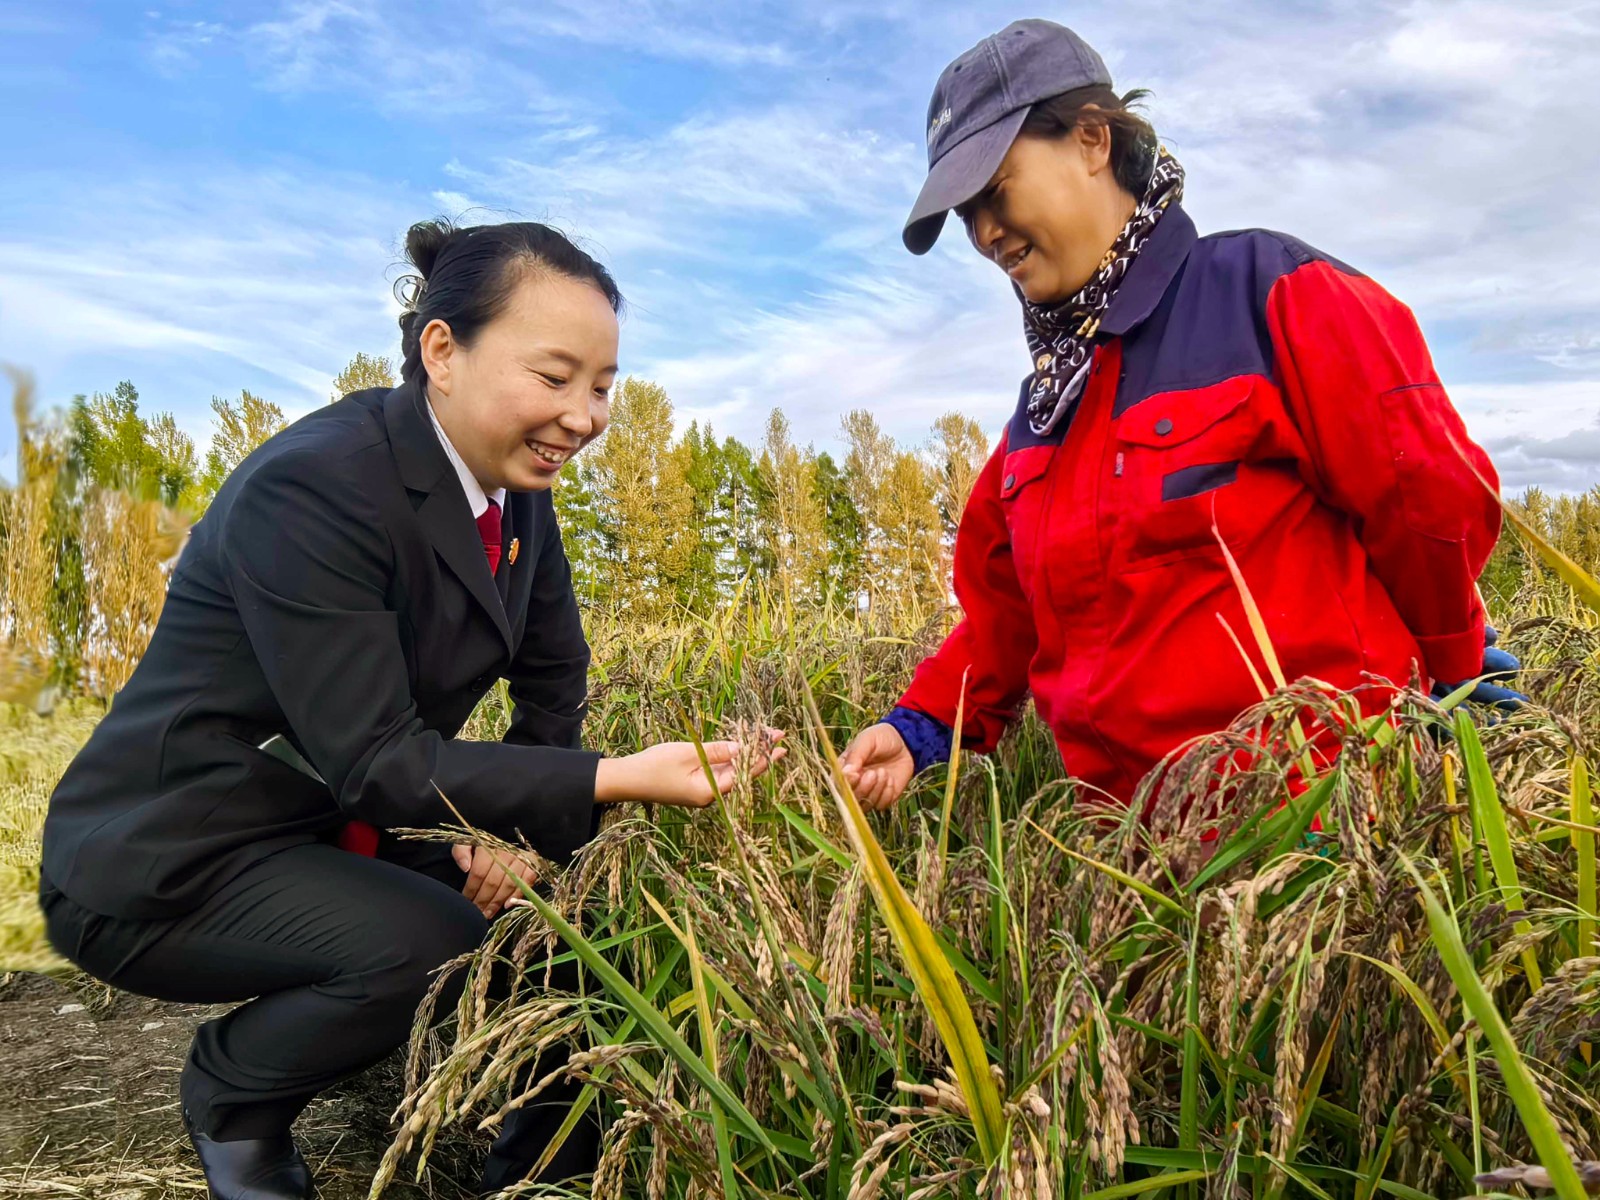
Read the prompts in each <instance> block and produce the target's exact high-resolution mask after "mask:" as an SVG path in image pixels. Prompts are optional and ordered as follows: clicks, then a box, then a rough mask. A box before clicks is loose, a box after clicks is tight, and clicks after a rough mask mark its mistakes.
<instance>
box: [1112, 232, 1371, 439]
mask: <svg viewBox="0 0 1600 1200" xmlns="http://www.w3.org/2000/svg"><path fill="white" fill-rule="evenodd" d="M1319 261H1320V262H1328V263H1331V264H1332V265H1333V266H1335V267H1336V268H1338V269H1339V270H1341V271H1346V272H1350V268H1349V267H1346V266H1345V265H1344V264H1343V263H1340V262H1338V261H1337V260H1335V259H1332V258H1330V257H1328V256H1327V255H1325V254H1322V253H1321V252H1319V251H1317V250H1315V249H1313V248H1312V247H1311V246H1308V245H1306V243H1304V242H1302V241H1300V240H1299V239H1298V238H1292V237H1289V236H1287V235H1285V234H1281V233H1273V232H1271V231H1270V230H1265V229H1244V230H1236V231H1233V232H1229V233H1214V234H1209V235H1207V236H1206V237H1203V238H1201V239H1199V241H1197V242H1196V243H1195V244H1194V247H1193V249H1191V250H1190V252H1189V257H1188V259H1187V260H1186V261H1185V262H1184V264H1183V267H1182V268H1181V269H1180V270H1179V272H1178V274H1177V275H1176V276H1175V277H1174V278H1173V281H1172V284H1171V286H1170V287H1168V289H1167V292H1166V295H1164V296H1163V297H1162V298H1161V302H1160V303H1159V304H1158V305H1157V306H1156V308H1155V311H1154V312H1152V313H1151V314H1150V316H1149V317H1148V318H1147V319H1146V320H1145V321H1144V322H1143V324H1141V325H1140V326H1139V327H1138V328H1137V329H1133V330H1130V331H1129V333H1128V334H1127V336H1126V337H1125V338H1124V339H1123V344H1122V379H1121V382H1120V384H1119V387H1118V390H1117V403H1116V410H1115V411H1116V414H1117V415H1119V416H1120V415H1121V414H1122V413H1123V412H1125V411H1127V410H1128V409H1129V408H1131V407H1132V406H1133V405H1135V404H1138V403H1139V402H1140V401H1141V400H1146V399H1148V398H1149V397H1151V396H1153V395H1157V394H1159V393H1162V392H1171V391H1187V390H1189V389H1191V388H1202V387H1209V386H1210V385H1212V384H1214V383H1220V382H1221V381H1222V380H1224V379H1229V378H1232V377H1233V376H1235V375H1269V376H1270V375H1271V374H1272V341H1271V338H1270V336H1269V335H1268V332H1267V323H1266V307H1267V297H1268V295H1269V294H1270V293H1271V291H1272V286H1273V285H1274V284H1275V283H1277V281H1278V280H1279V279H1281V278H1283V276H1285V275H1289V274H1292V273H1293V272H1294V271H1296V270H1298V269H1299V268H1300V267H1302V266H1305V265H1306V264H1307V263H1311V262H1319ZM1350 273H1352V274H1353V273H1354V272H1350Z"/></svg>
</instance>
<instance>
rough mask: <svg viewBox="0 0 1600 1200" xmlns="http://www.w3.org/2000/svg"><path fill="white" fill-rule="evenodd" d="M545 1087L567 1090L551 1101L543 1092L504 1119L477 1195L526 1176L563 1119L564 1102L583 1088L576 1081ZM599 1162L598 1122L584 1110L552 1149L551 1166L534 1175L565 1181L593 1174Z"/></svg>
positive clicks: (501, 1188)
mask: <svg viewBox="0 0 1600 1200" xmlns="http://www.w3.org/2000/svg"><path fill="white" fill-rule="evenodd" d="M550 1090H551V1091H555V1092H558V1093H560V1092H569V1093H570V1094H569V1095H562V1096H559V1097H558V1099H556V1101H555V1102H553V1103H552V1102H550V1101H548V1100H547V1099H546V1097H547V1096H548V1095H549V1093H548V1092H547V1093H546V1095H545V1096H540V1097H539V1099H538V1100H536V1101H535V1102H534V1104H533V1105H531V1106H529V1107H528V1108H522V1109H518V1110H517V1111H516V1112H514V1113H511V1114H509V1115H508V1116H507V1117H506V1122H505V1125H504V1126H503V1127H502V1129H501V1131H500V1136H499V1137H497V1138H496V1139H495V1142H494V1145H493V1146H492V1147H491V1148H490V1150H489V1159H488V1161H487V1162H485V1163H484V1164H483V1176H482V1178H481V1179H480V1180H479V1181H478V1195H479V1196H493V1195H494V1194H495V1193H497V1192H501V1191H504V1190H505V1189H506V1188H508V1187H511V1186H512V1185H514V1184H518V1183H521V1182H522V1181H523V1180H525V1179H528V1178H529V1177H530V1175H531V1173H532V1171H533V1168H534V1164H536V1163H537V1162H538V1161H539V1159H540V1158H541V1157H542V1156H543V1154H544V1150H545V1147H546V1146H548V1145H549V1144H550V1138H551V1137H552V1136H553V1135H554V1134H555V1132H556V1130H557V1129H559V1128H560V1127H561V1124H562V1122H563V1121H565V1120H566V1117H567V1112H568V1109H569V1105H570V1104H571V1102H572V1100H573V1099H575V1098H576V1096H577V1093H578V1092H579V1091H581V1090H582V1089H581V1087H580V1086H579V1085H577V1084H558V1085H556V1086H555V1087H554V1088H552V1089H550ZM599 1162H600V1125H599V1122H598V1121H596V1120H595V1116H594V1113H593V1112H589V1113H585V1114H584V1117H583V1119H582V1120H581V1121H579V1122H578V1124H577V1125H576V1126H575V1127H574V1128H573V1130H572V1132H571V1133H569V1134H568V1135H567V1139H566V1141H564V1142H562V1143H561V1145H560V1146H559V1147H557V1149H556V1152H555V1154H554V1155H552V1156H551V1159H550V1165H549V1166H547V1167H546V1168H545V1169H544V1170H543V1171H541V1172H540V1173H539V1176H538V1182H540V1183H566V1182H568V1181H570V1180H573V1179H577V1178H581V1177H583V1176H587V1175H592V1174H594V1169H595V1167H596V1166H598V1165H599Z"/></svg>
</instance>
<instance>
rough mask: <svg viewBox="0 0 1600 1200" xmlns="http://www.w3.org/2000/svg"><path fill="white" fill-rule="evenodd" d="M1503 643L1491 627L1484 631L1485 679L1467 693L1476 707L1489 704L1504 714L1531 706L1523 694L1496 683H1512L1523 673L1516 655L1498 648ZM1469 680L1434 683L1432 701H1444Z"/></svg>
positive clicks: (1485, 627)
mask: <svg viewBox="0 0 1600 1200" xmlns="http://www.w3.org/2000/svg"><path fill="white" fill-rule="evenodd" d="M1499 640H1500V634H1499V633H1498V632H1496V630H1495V628H1494V627H1493V626H1492V625H1485V626H1484V627H1483V675H1484V678H1483V679H1481V680H1479V682H1478V686H1477V687H1475V688H1473V689H1472V691H1470V692H1468V693H1467V699H1468V700H1470V701H1472V703H1474V704H1487V705H1489V706H1491V707H1493V708H1497V709H1499V710H1500V711H1501V712H1516V710H1517V709H1519V708H1521V707H1522V706H1523V705H1524V704H1526V703H1527V702H1528V697H1526V696H1525V695H1523V694H1522V693H1521V692H1517V691H1513V690H1512V689H1510V688H1508V687H1505V686H1504V685H1503V684H1502V683H1497V682H1495V681H1496V680H1512V679H1515V678H1516V674H1517V672H1518V671H1520V670H1521V669H1522V663H1520V662H1519V661H1518V660H1517V657H1516V656H1515V655H1514V654H1511V653H1509V652H1508V651H1505V650H1501V649H1500V648H1499V647H1498V646H1496V645H1495V643H1496V642H1497V641H1499ZM1465 682H1466V680H1464V679H1461V680H1457V681H1456V682H1455V683H1435V684H1434V685H1433V698H1434V699H1435V700H1443V699H1444V698H1445V697H1446V696H1448V695H1449V694H1450V693H1451V692H1453V691H1455V690H1456V689H1457V688H1458V687H1460V686H1461V685H1462V684H1463V683H1465Z"/></svg>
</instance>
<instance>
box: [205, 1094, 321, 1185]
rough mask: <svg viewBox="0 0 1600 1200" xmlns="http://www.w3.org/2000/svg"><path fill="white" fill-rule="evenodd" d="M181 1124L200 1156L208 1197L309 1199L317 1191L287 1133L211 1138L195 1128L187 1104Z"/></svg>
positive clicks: (307, 1169)
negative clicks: (233, 1139) (230, 1139)
mask: <svg viewBox="0 0 1600 1200" xmlns="http://www.w3.org/2000/svg"><path fill="white" fill-rule="evenodd" d="M183 1125H184V1128H185V1129H187V1130H188V1131H189V1140H190V1141H191V1142H193V1143H194V1152H195V1153H196V1154H198V1155H199V1156H200V1167H201V1169H202V1170H203V1171H204V1172H205V1175H206V1183H207V1184H208V1185H209V1187H210V1189H211V1200H311V1198H312V1197H313V1196H314V1195H315V1194H316V1191H315V1189H314V1188H313V1187H312V1183H311V1168H310V1167H308V1166H307V1165H306V1160H305V1159H304V1158H302V1157H301V1156H300V1150H299V1148H298V1147H296V1146H295V1144H294V1138H292V1137H290V1136H289V1134H288V1133H281V1134H279V1135H278V1136H277V1137H270V1138H244V1139H242V1140H240V1141H237V1142H214V1141H212V1140H211V1139H210V1138H209V1137H207V1136H206V1135H205V1134H203V1133H201V1132H200V1131H199V1130H198V1129H196V1128H195V1125H194V1120H193V1118H191V1117H190V1116H189V1110H188V1109H187V1108H186V1109H184V1110H183Z"/></svg>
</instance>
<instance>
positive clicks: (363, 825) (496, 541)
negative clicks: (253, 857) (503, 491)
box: [339, 500, 505, 858]
mask: <svg viewBox="0 0 1600 1200" xmlns="http://www.w3.org/2000/svg"><path fill="white" fill-rule="evenodd" d="M478 536H479V537H481V538H482V539H483V556H484V557H485V558H486V559H488V560H489V574H491V575H493V574H494V573H495V572H496V571H497V570H499V568H500V547H501V545H502V544H503V541H504V538H505V532H504V528H503V527H502V525H501V522H500V505H499V504H498V503H496V502H495V501H493V500H491V501H489V507H488V508H486V509H484V510H483V514H482V515H481V516H480V517H479V518H478ZM339 849H341V850H348V851H349V852H350V853H351V854H360V855H363V856H364V857H366V858H373V857H375V856H376V855H377V853H378V830H377V827H376V826H374V825H369V824H367V822H365V821H347V822H345V826H344V828H343V829H341V830H340V831H339Z"/></svg>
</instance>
